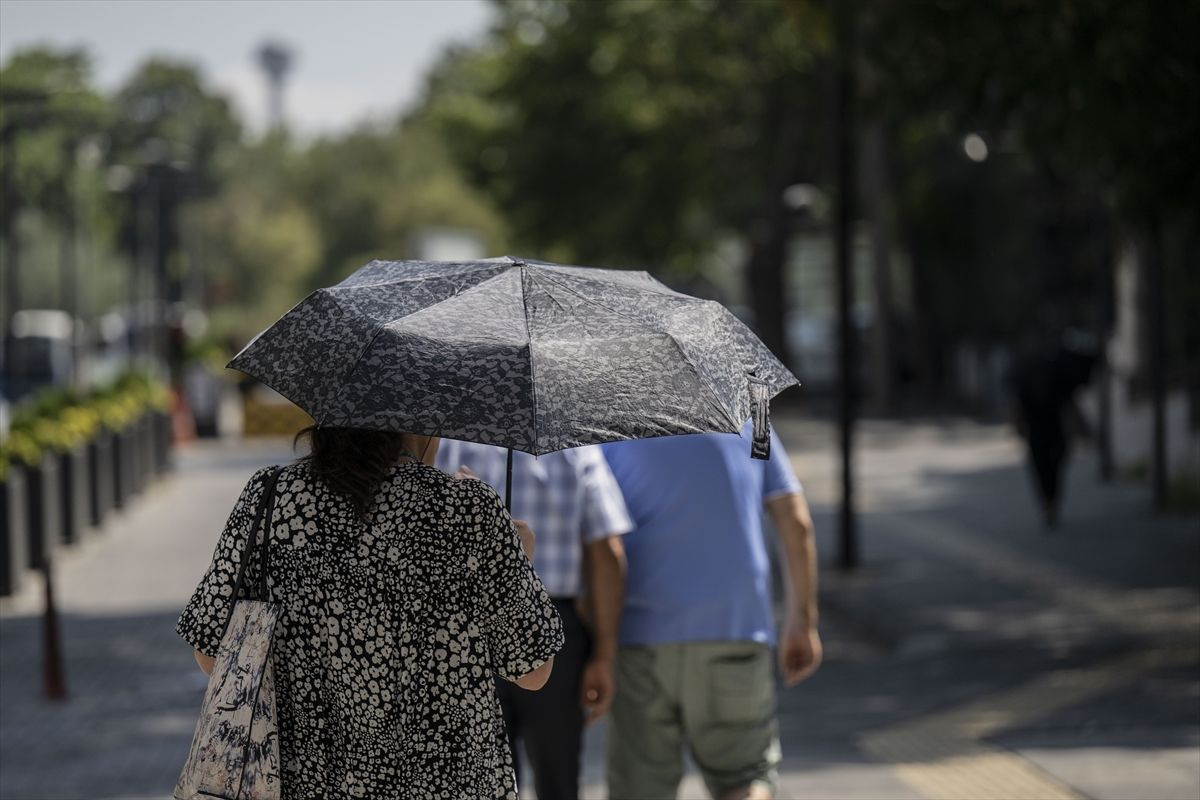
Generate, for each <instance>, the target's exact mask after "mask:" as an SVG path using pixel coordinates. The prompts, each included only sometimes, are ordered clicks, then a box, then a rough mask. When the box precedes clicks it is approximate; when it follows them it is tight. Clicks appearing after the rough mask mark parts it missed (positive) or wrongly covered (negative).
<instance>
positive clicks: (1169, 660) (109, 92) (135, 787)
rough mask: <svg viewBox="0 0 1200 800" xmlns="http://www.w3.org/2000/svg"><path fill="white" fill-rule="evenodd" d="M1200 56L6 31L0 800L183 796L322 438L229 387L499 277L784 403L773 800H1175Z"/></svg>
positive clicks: (1196, 579) (1188, 759)
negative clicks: (647, 275) (303, 342)
mask: <svg viewBox="0 0 1200 800" xmlns="http://www.w3.org/2000/svg"><path fill="white" fill-rule="evenodd" d="M1197 41H1200V4H1197V3H1194V2H1190V1H1185V0H1178V1H1176V0H1162V2H1158V1H1156V0H1152V1H1151V2H1143V3H1127V2H1117V0H1062V2H1056V3H1037V2H1029V1H1028V0H996V1H995V2H991V3H968V2H953V1H951V0H937V1H935V0H912V1H911V2H888V1H887V0H842V1H841V2H838V1H837V0H824V2H821V1H819V0H743V1H742V2H735V1H734V0H614V1H613V2H569V1H568V0H508V1H505V2H488V1H487V0H443V1H442V2H432V1H430V2H423V1H412V2H339V3H334V2H306V3H293V4H282V3H274V2H254V1H252V0H251V1H248V2H238V3H234V2H192V0H175V1H174V2H115V1H112V0H105V1H104V2H48V3H39V2H24V1H23V0H4V2H3V3H2V4H0V197H2V200H3V207H2V212H0V237H2V245H0V247H2V249H0V265H2V268H3V274H2V279H0V293H2V303H0V326H2V327H0V333H2V334H3V349H2V355H0V359H2V361H0V365H2V366H0V435H2V436H3V440H2V442H0V482H2V484H3V492H0V498H2V501H3V506H2V507H0V512H2V513H0V519H2V521H3V525H4V527H3V534H4V536H3V539H2V540H0V596H2V599H0V644H2V655H0V669H2V675H0V677H2V682H0V700H2V701H3V706H4V711H3V714H0V797H3V798H10V797H11V798H18V797H20V798H43V797H85V796H86V797H159V796H166V795H167V794H168V793H169V791H170V788H171V786H172V785H173V781H174V778H175V776H176V774H177V773H176V771H177V769H178V767H179V765H180V764H181V762H182V758H183V754H184V752H185V751H186V747H187V744H188V742H189V741H190V735H191V726H192V725H193V724H194V721H195V711H196V708H197V707H198V703H199V697H200V692H202V688H203V683H202V681H201V680H200V678H199V673H198V672H196V673H195V674H194V675H193V674H192V671H191V667H190V665H189V662H190V654H189V653H187V652H186V651H185V649H184V648H182V647H181V646H179V645H177V644H176V642H175V640H174V639H173V637H172V635H171V626H172V624H173V621H174V614H177V613H178V609H179V608H180V607H181V606H182V604H183V602H184V601H185V600H186V598H187V597H188V595H189V594H190V591H191V588H192V587H193V586H194V585H195V582H196V579H197V578H198V576H199V574H200V572H202V570H203V569H204V566H205V564H206V561H207V558H208V554H209V553H210V552H211V547H212V544H213V541H214V539H215V535H216V531H217V530H218V529H219V526H220V525H221V524H222V522H223V519H224V515H225V514H226V513H227V510H228V508H229V507H230V506H231V504H232V501H233V499H234V497H236V494H237V492H238V490H239V489H240V487H241V485H242V483H243V482H244V481H245V479H246V477H247V476H248V475H249V473H250V471H252V470H253V469H254V468H255V467H257V466H258V465H260V464H263V463H268V462H272V461H277V460H280V459H284V458H287V457H288V454H289V452H290V451H289V442H288V441H287V440H286V439H285V438H282V437H287V436H289V435H290V434H292V433H294V432H295V431H296V430H298V429H299V428H300V427H303V425H305V424H307V418H306V417H305V416H304V415H303V413H302V412H300V411H299V410H298V409H296V408H295V407H294V406H291V405H290V404H288V403H287V402H286V401H285V400H283V399H282V398H280V397H279V396H278V395H275V394H274V393H273V392H271V391H269V390H267V389H266V388H265V387H261V386H255V385H252V384H250V383H247V382H244V381H240V380H239V377H238V375H236V374H232V373H227V372H226V371H225V370H224V369H223V367H224V364H225V362H226V361H228V359H229V358H230V357H231V356H232V355H233V354H234V353H236V352H237V350H238V349H239V348H240V347H241V346H242V345H243V344H245V343H246V342H247V341H248V340H249V339H250V338H251V337H252V336H253V335H254V334H255V333H257V332H258V331H259V330H261V329H262V328H263V327H265V326H267V325H269V324H270V323H271V322H273V321H274V320H275V319H276V318H277V317H278V316H279V315H280V314H282V313H283V312H285V311H286V310H287V309H288V308H290V307H291V306H292V305H293V304H294V303H296V302H297V301H298V300H300V299H301V298H302V297H304V296H305V295H306V294H307V293H308V292H310V291H312V290H314V289H315V288H317V287H320V286H326V285H330V284H332V283H335V282H337V281H339V280H340V279H341V278H343V277H345V276H346V275H348V274H349V273H350V272H351V271H353V270H354V269H355V268H357V267H359V266H361V265H362V264H364V263H365V262H367V261H368V260H370V259H372V258H387V259H402V258H425V259H447V260H450V259H463V258H479V257H488V256H496V255H501V254H505V253H512V254H514V255H525V256H529V257H536V258H543V259H548V260H553V261H560V262H568V263H577V264H586V265H590V266H605V267H618V268H631V269H646V270H649V271H650V272H652V273H653V274H654V275H656V276H657V277H658V278H660V279H661V280H663V281H665V282H666V283H668V284H670V285H672V286H673V287H675V288H677V289H680V290H681V291H686V292H689V293H692V294H696V295H701V296H705V297H709V298H713V299H716V300H719V301H721V302H723V303H725V304H726V305H727V306H728V307H729V308H731V309H732V310H733V311H734V312H735V313H736V314H738V315H739V316H740V317H741V318H742V319H744V320H745V321H746V322H747V323H748V324H750V325H751V326H752V327H753V328H754V329H755V330H756V331H757V332H758V334H759V335H760V336H761V337H762V339H763V340H764V341H765V342H766V343H767V344H768V345H769V346H770V347H771V349H772V350H773V351H774V352H775V353H776V354H778V355H779V356H780V358H781V359H783V360H784V361H786V362H787V363H788V364H789V365H790V366H791V367H792V369H793V371H794V372H795V374H796V375H797V377H798V378H799V379H800V381H801V383H802V384H803V385H802V387H801V388H800V389H792V390H789V392H788V393H786V394H784V395H782V396H781V397H780V398H779V399H778V400H777V402H776V404H775V415H774V417H775V422H776V425H777V427H778V428H779V430H780V432H781V435H783V437H784V441H785V443H787V445H788V446H789V451H790V454H791V455H792V457H793V461H794V464H795V467H796V470H797V472H798V474H799V475H800V477H801V479H802V480H803V481H804V482H805V485H806V487H807V491H808V494H809V498H810V502H812V504H813V506H814V510H815V512H816V516H817V523H818V528H819V531H820V537H821V545H822V559H823V571H824V581H823V588H822V604H823V607H824V609H825V616H824V617H823V627H824V628H825V631H826V633H825V636H826V638H827V639H828V647H829V658H828V663H827V664H826V666H825V667H824V668H823V670H822V672H821V673H819V675H818V677H816V678H814V679H813V680H812V681H811V682H810V683H808V684H806V685H805V686H804V687H802V688H800V689H797V690H793V691H792V692H790V693H788V694H787V695H786V696H784V697H783V698H782V700H781V702H782V714H783V730H784V747H785V755H786V760H785V780H784V784H783V790H782V791H783V794H784V795H785V796H809V797H851V796H854V797H872V798H875V797H944V798H959V797H1016V796H1025V797H1113V798H1126V797H1155V798H1163V797H1189V798H1194V797H1196V796H1197V793H1198V792H1200V652H1198V651H1197V642H1198V641H1200V314H1198V313H1197V311H1198V310H1200V179H1198V176H1200V145H1198V144H1197V143H1198V142H1200V90H1198V88H1197V87H1198V86H1200V49H1198V48H1197V47H1196V44H1195V43H1196V42H1197ZM1048 419H1050V420H1052V421H1053V422H1052V424H1051V423H1047V422H1046V420H1048ZM1047 426H1049V428H1051V429H1052V430H1050V431H1049V432H1047ZM1047 464H1049V467H1047ZM1047 470H1049V472H1050V473H1053V474H1054V475H1058V474H1059V471H1060V470H1061V479H1060V480H1057V481H1051V482H1052V483H1055V482H1057V483H1058V484H1059V485H1058V486H1057V488H1056V487H1053V486H1052V487H1051V488H1050V489H1049V490H1047V488H1046V482H1045V479H1046V475H1047ZM1047 491H1049V492H1050V494H1051V495H1053V497H1052V498H1051V499H1050V500H1047V498H1046V493H1047ZM51 579H55V580H53V582H51ZM603 735H604V731H603V727H602V726H601V727H600V728H599V729H597V730H594V731H593V732H592V734H590V737H591V738H590V739H589V748H590V750H589V752H590V753H591V754H592V755H591V756H590V760H589V761H588V764H589V766H588V767H587V774H586V776H585V777H586V781H585V783H586V785H587V792H588V793H590V794H589V796H604V794H603V773H602V763H601V755H600V754H601V752H602V750H601V748H602V743H603ZM698 787H699V784H696V783H694V782H693V783H689V784H687V785H685V788H684V790H683V792H684V794H683V796H688V797H690V796H696V795H695V794H689V792H700V791H701V790H700V789H699V788H698Z"/></svg>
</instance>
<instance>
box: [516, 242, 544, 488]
mask: <svg viewBox="0 0 1200 800" xmlns="http://www.w3.org/2000/svg"><path fill="white" fill-rule="evenodd" d="M520 270H521V310H522V311H523V312H524V314H525V339H526V340H527V341H528V345H527V346H528V348H529V394H530V395H531V396H532V399H533V449H535V450H536V449H537V448H538V404H537V365H536V364H535V363H534V360H533V332H532V331H531V330H530V327H529V300H528V297H527V295H526V292H525V278H526V273H525V267H524V266H523V265H522V266H521V267H520ZM509 480H510V481H511V480H512V478H511V475H510V477H509Z"/></svg>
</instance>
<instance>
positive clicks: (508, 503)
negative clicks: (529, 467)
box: [504, 447, 513, 514]
mask: <svg viewBox="0 0 1200 800" xmlns="http://www.w3.org/2000/svg"><path fill="white" fill-rule="evenodd" d="M512 460H513V454H512V448H511V447H510V448H508V463H507V464H506V465H505V467H504V507H505V508H506V509H508V513H510V514H511V513H512Z"/></svg>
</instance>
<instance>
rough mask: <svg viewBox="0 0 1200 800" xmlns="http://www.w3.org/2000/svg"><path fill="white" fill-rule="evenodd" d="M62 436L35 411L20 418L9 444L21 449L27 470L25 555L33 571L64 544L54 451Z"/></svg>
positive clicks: (50, 421) (14, 421) (16, 418)
mask: <svg viewBox="0 0 1200 800" xmlns="http://www.w3.org/2000/svg"><path fill="white" fill-rule="evenodd" d="M59 435H60V433H59V431H58V430H57V429H56V428H55V426H54V422H53V421H52V420H50V419H47V418H46V417H43V416H41V415H39V414H37V413H33V412H31V411H26V412H23V413H21V414H18V415H16V416H15V417H14V418H13V423H12V429H11V430H10V431H9V444H10V446H12V445H14V444H15V445H16V446H17V447H19V448H20V453H21V458H22V460H23V461H24V463H25V468H26V469H25V478H26V484H25V488H26V498H27V501H28V505H27V506H26V510H27V512H28V531H27V532H28V534H29V535H28V538H27V543H28V547H27V548H26V551H25V554H26V559H27V561H26V563H27V564H28V566H29V567H30V568H37V567H39V566H41V564H42V561H43V559H45V558H46V557H47V556H49V555H50V553H51V552H52V551H53V550H54V548H55V546H57V545H58V543H59V542H61V541H62V514H61V505H62V488H61V486H60V484H59V480H60V471H59V462H58V458H57V453H55V451H54V447H53V443H54V442H55V440H56V438H57V437H58V436H59Z"/></svg>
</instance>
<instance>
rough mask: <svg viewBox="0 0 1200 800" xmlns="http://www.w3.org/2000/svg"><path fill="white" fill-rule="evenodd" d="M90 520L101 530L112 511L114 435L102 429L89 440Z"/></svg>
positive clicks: (113, 501) (113, 502)
mask: <svg viewBox="0 0 1200 800" xmlns="http://www.w3.org/2000/svg"><path fill="white" fill-rule="evenodd" d="M87 460H88V517H89V519H88V521H89V522H90V523H91V524H92V526H93V527H94V528H95V529H96V530H99V529H100V526H101V525H103V524H104V520H105V518H106V517H107V516H108V515H109V513H110V512H112V510H113V508H114V504H115V500H114V498H113V473H114V472H115V464H114V461H113V437H112V434H111V433H109V432H108V431H101V432H100V433H99V434H97V436H96V438H95V439H93V440H92V441H90V442H88V446H87Z"/></svg>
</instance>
